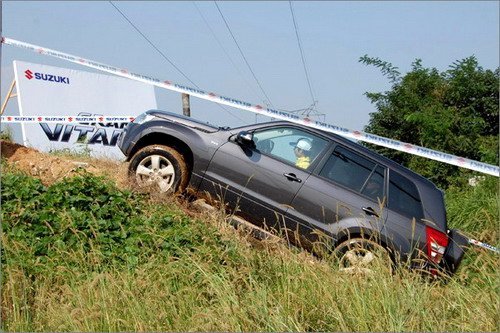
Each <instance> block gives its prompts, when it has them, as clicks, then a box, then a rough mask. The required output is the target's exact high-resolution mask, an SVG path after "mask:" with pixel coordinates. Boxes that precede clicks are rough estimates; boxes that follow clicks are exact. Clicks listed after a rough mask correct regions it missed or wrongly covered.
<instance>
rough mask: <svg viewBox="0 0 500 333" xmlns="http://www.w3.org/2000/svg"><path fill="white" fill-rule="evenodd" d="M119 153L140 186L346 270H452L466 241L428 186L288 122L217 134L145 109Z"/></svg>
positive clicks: (353, 146) (363, 151)
mask: <svg viewBox="0 0 500 333" xmlns="http://www.w3.org/2000/svg"><path fill="white" fill-rule="evenodd" d="M119 147H120V149H121V150H122V151H123V153H124V154H125V155H126V156H127V158H128V160H129V161H130V165H129V171H130V173H131V175H132V176H133V178H134V179H135V180H136V181H137V182H138V183H139V184H156V185H157V186H158V188H159V190H160V191H164V192H167V191H171V192H178V191H184V190H185V189H187V188H189V189H190V191H191V192H194V193H196V194H198V195H203V196H206V195H207V194H209V195H210V196H211V197H212V198H217V199H218V200H219V201H221V202H222V203H223V204H224V205H226V207H227V208H228V209H231V210H233V212H236V214H237V215H240V216H241V217H243V218H244V219H246V220H248V221H250V222H251V223H253V224H255V225H257V226H259V227H262V228H265V229H267V230H274V231H277V232H278V233H280V234H281V235H283V236H285V237H287V238H288V239H289V240H290V241H291V242H293V243H294V244H296V245H299V246H301V247H304V248H306V249H309V250H312V251H314V252H318V251H317V250H318V247H317V245H318V244H321V246H320V247H319V248H321V249H323V250H324V249H325V248H326V249H327V250H330V249H331V250H336V251H337V253H339V254H340V255H341V258H342V260H341V262H342V263H343V265H345V266H346V267H349V266H369V265H370V262H371V261H372V260H373V259H374V258H375V257H377V258H378V257H379V256H380V253H381V252H382V253H385V254H386V255H387V257H390V258H391V259H392V261H393V262H402V263H410V265H413V264H412V263H417V262H418V265H419V267H420V268H422V267H428V268H431V269H432V270H434V269H437V268H442V269H444V270H445V271H447V272H448V273H453V272H454V271H455V270H456V269H457V267H458V265H459V263H460V261H461V259H462V257H463V254H464V246H465V245H466V244H467V239H466V238H464V237H463V236H461V235H460V234H459V233H458V232H456V231H455V230H448V228H447V222H446V211H445V206H444V201H443V193H442V191H441V190H439V189H438V188H436V186H435V185H434V184H433V183H431V182H430V181H429V180H427V179H425V178H423V177H422V176H420V175H418V174H416V173H414V172H412V171H410V170H408V169H406V168H404V167H403V166H401V165H399V164H397V163H395V162H394V161H391V160H389V159H387V158H385V157H383V156H381V155H379V154H377V153H375V152H373V151H371V150H369V149H367V148H365V147H363V146H361V145H359V144H357V143H354V142H352V141H350V140H347V139H345V138H342V137H340V136H337V135H334V134H331V133H327V132H324V131H320V130H315V129H311V128H308V127H305V126H301V125H297V124H293V123H289V122H269V123H263V124H257V125H249V126H245V127H240V128H234V129H230V128H218V127H214V126H211V125H208V124H206V123H203V122H200V121H196V120H194V119H192V118H188V117H184V116H180V115H177V114H174V113H169V112H164V111H158V110H150V111H148V112H146V113H144V114H142V115H140V116H138V117H137V118H136V119H135V120H134V121H133V122H132V123H130V124H129V125H128V127H127V128H126V129H125V131H124V132H123V134H122V135H121V137H120V139H119ZM376 255H377V256H376ZM422 258H424V259H423V260H422ZM422 263H423V264H422Z"/></svg>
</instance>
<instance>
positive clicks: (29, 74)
mask: <svg viewBox="0 0 500 333" xmlns="http://www.w3.org/2000/svg"><path fill="white" fill-rule="evenodd" d="M24 74H25V75H24V76H26V78H28V80H31V79H32V78H33V72H32V71H30V70H29V69H27V70H25V71H24Z"/></svg>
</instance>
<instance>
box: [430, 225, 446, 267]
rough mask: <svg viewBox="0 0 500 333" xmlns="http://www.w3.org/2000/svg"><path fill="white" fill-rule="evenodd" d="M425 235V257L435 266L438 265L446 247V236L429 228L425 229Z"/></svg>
mask: <svg viewBox="0 0 500 333" xmlns="http://www.w3.org/2000/svg"><path fill="white" fill-rule="evenodd" d="M425 232H426V234H427V256H428V257H429V260H430V261H432V262H433V263H435V264H439V262H440V261H441V259H442V258H443V255H444V252H445V251H446V247H447V246H448V236H447V235H446V234H445V233H442V232H441V231H438V230H436V229H434V228H431V227H429V226H426V227H425Z"/></svg>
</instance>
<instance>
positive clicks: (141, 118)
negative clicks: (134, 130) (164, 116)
mask: <svg viewBox="0 0 500 333" xmlns="http://www.w3.org/2000/svg"><path fill="white" fill-rule="evenodd" d="M154 117H155V116H153V115H150V114H148V113H147V112H144V113H141V114H140V115H138V116H137V117H136V118H135V119H134V121H133V123H134V124H138V125H140V124H142V123H145V122H146V121H150V120H152V119H154Z"/></svg>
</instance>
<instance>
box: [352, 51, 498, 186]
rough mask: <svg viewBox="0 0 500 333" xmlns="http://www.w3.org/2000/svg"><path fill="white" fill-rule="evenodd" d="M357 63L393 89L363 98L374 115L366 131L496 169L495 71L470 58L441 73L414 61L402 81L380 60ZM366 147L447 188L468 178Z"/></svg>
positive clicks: (431, 163)
mask: <svg viewBox="0 0 500 333" xmlns="http://www.w3.org/2000/svg"><path fill="white" fill-rule="evenodd" d="M359 61H360V62H362V63H364V64H366V65H371V66H375V67H378V68H380V70H381V72H382V74H383V75H385V76H387V77H388V79H389V80H390V82H391V83H392V87H391V90H389V91H386V92H382V93H381V92H379V93H373V92H367V93H366V96H367V97H368V98H369V99H370V101H371V102H372V103H373V104H375V106H376V108H377V112H374V113H371V114H370V121H369V123H368V125H367V126H366V127H365V131H367V132H369V133H373V134H377V135H380V136H385V137H389V138H392V139H396V140H400V141H404V142H409V143H412V144H416V145H419V146H424V147H427V148H431V149H435V150H439V151H444V152H447V153H450V154H454V155H458V156H462V157H467V158H470V159H474V160H479V161H482V162H486V163H490V164H496V165H498V130H499V128H498V115H499V114H498V108H499V107H498V105H499V78H500V75H499V74H500V69H499V68H497V69H496V70H495V71H491V70H484V69H483V68H482V67H480V66H479V65H478V62H477V60H476V58H475V57H474V56H471V57H468V58H466V59H463V60H460V61H456V62H454V63H453V64H452V65H451V66H450V67H449V69H448V70H447V71H444V72H439V71H438V70H437V69H436V68H425V67H423V66H422V61H421V60H420V59H417V60H415V61H414V62H413V63H412V66H411V70H410V71H409V72H408V73H406V74H405V75H404V76H401V74H400V73H399V71H398V68H397V67H395V66H393V65H392V64H391V63H389V62H386V61H382V60H380V59H378V58H372V57H368V56H367V55H365V56H363V57H361V58H360V60H359ZM370 147H371V148H373V149H375V150H377V151H379V152H380V153H382V154H384V155H386V156H387V157H389V158H391V159H393V160H395V161H397V162H399V163H401V164H403V165H405V166H407V167H409V168H411V169H413V170H415V171H416V172H418V173H420V174H422V175H423V176H425V177H427V178H429V179H431V180H432V181H434V182H435V183H436V184H438V185H440V186H442V187H445V188H446V187H448V186H449V185H450V184H452V183H456V182H459V180H460V179H464V178H467V177H464V176H466V175H469V174H471V173H472V172H469V171H465V170H463V169H462V170H460V169H459V168H458V167H454V166H451V165H447V164H444V163H441V162H437V161H432V160H428V159H425V158H422V157H418V156H414V155H410V154H406V153H403V152H399V151H395V150H390V149H387V148H381V147H375V146H373V145H370Z"/></svg>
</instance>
